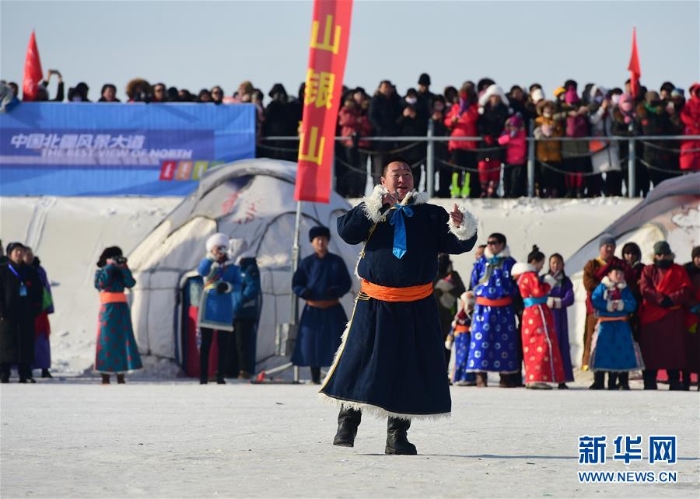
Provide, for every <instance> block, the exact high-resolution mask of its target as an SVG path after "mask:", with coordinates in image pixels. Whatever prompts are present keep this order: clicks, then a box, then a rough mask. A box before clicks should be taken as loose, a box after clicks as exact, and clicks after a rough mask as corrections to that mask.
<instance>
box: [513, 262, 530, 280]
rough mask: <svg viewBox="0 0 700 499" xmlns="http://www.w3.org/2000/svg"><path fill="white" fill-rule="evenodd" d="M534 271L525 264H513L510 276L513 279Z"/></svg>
mask: <svg viewBox="0 0 700 499" xmlns="http://www.w3.org/2000/svg"><path fill="white" fill-rule="evenodd" d="M533 270H534V267H533V266H532V265H530V264H529V263H525V262H517V263H514V264H513V266H512V267H511V269H510V275H512V276H513V277H518V276H520V275H523V274H524V273H525V272H531V271H533Z"/></svg>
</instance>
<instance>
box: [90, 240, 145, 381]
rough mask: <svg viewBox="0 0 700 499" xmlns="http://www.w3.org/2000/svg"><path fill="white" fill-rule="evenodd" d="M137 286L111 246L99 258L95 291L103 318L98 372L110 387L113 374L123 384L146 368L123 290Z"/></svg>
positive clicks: (119, 250) (116, 250)
mask: <svg viewBox="0 0 700 499" xmlns="http://www.w3.org/2000/svg"><path fill="white" fill-rule="evenodd" d="M135 285H136V280H135V279H134V276H133V275H131V270H129V266H128V265H127V260H126V258H125V257H124V254H123V253H122V250H121V248H119V247H118V246H110V247H109V248H105V250H104V251H103V252H102V254H101V255H100V258H99V260H98V261H97V270H96V271H95V289H97V290H98V291H99V292H100V303H101V305H100V315H99V320H98V324H99V327H98V333H97V343H96V345H95V347H96V353H95V371H97V372H98V373H100V374H101V376H102V384H103V385H107V384H109V377H110V375H111V374H116V376H117V383H119V384H124V383H125V382H126V381H125V379H124V376H125V374H126V373H127V372H131V371H136V370H138V369H141V368H142V367H143V364H142V363H141V356H140V355H139V349H138V345H137V344H136V338H135V337H134V329H133V327H132V325H131V313H130V311H129V304H128V303H127V300H126V295H125V294H124V290H125V289H127V288H129V289H131V288H133V287H134V286H135Z"/></svg>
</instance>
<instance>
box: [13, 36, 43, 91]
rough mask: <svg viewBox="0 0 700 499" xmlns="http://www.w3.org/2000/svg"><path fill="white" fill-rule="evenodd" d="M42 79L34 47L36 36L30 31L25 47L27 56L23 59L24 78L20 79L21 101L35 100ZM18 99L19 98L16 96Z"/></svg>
mask: <svg viewBox="0 0 700 499" xmlns="http://www.w3.org/2000/svg"><path fill="white" fill-rule="evenodd" d="M42 78H43V72H42V71H41V60H40V59H39V48H38V47H37V46H36V35H35V34H34V31H32V36H30V37H29V45H28V46H27V55H26V56H25V58H24V77H23V78H22V100H29V101H32V100H34V99H36V94H37V90H38V88H39V83H41V79H42ZM18 98H19V96H18Z"/></svg>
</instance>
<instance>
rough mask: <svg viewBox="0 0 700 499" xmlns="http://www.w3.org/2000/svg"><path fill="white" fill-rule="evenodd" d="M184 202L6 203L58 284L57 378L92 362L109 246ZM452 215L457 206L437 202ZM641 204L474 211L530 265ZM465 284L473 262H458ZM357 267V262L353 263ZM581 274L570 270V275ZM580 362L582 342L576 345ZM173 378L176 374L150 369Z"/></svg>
mask: <svg viewBox="0 0 700 499" xmlns="http://www.w3.org/2000/svg"><path fill="white" fill-rule="evenodd" d="M179 202H180V198H139V197H122V198H56V197H42V198H30V197H27V198H15V197H3V198H0V238H2V241H3V244H4V245H7V243H9V242H11V241H14V240H17V241H21V242H23V243H25V244H28V245H30V246H32V247H33V248H34V251H35V253H36V254H37V255H38V256H39V257H40V259H41V261H42V264H43V265H44V267H45V268H46V270H47V272H48V275H49V278H50V280H51V282H52V284H53V293H54V301H55V304H56V313H55V314H54V315H52V316H51V325H52V330H53V334H52V337H51V346H52V354H53V364H54V368H53V369H54V371H55V372H57V373H61V374H72V375H79V374H82V373H83V372H85V371H86V370H89V369H90V366H91V364H92V362H93V356H94V345H95V332H96V323H97V313H98V309H99V303H98V296H97V293H96V292H95V289H94V287H93V276H94V270H95V262H96V261H97V258H98V257H99V255H100V252H101V251H102V250H103V249H104V248H105V247H106V246H111V245H118V246H120V247H121V248H122V249H123V250H124V251H125V252H126V253H127V254H128V253H129V252H130V251H131V250H132V249H133V248H134V247H136V245H137V244H138V243H139V242H140V241H141V240H142V239H143V238H144V237H146V235H147V234H148V233H149V232H150V231H151V230H152V229H153V228H154V227H155V226H156V225H157V224H158V223H159V222H160V221H161V220H162V219H163V218H164V217H165V216H166V215H167V214H168V213H169V212H170V211H171V210H172V209H173V208H174V207H175V206H177V204H178V203H179ZM435 202H436V203H438V204H442V205H443V206H445V207H447V208H449V209H451V208H452V204H453V203H452V201H450V200H435ZM638 202H639V201H638V200H630V199H624V198H611V199H602V198H601V199H592V200H539V199H520V200H484V201H482V200H475V201H470V202H469V209H470V210H471V211H472V212H473V213H474V215H475V216H476V217H477V219H478V220H479V243H480V244H481V243H485V242H486V238H487V236H488V235H489V233H491V232H502V233H504V234H506V236H507V237H508V244H509V246H510V249H511V252H512V254H513V255H514V256H515V257H516V258H525V257H526V256H527V254H528V253H529V252H530V250H531V247H532V245H533V244H537V245H538V246H540V248H541V249H542V251H544V252H545V253H546V254H551V253H554V252H559V253H561V254H562V255H563V256H564V258H567V257H568V256H570V255H572V254H573V253H574V252H575V251H576V250H578V249H579V248H580V247H581V246H582V245H583V244H584V243H586V242H587V241H588V240H589V239H591V238H592V237H595V236H596V235H597V234H598V233H600V231H602V230H603V229H604V228H605V227H607V226H608V225H610V224H611V223H612V222H613V221H615V220H616V219H617V218H619V217H620V216H621V215H623V214H624V213H626V212H627V211H628V210H629V209H631V208H632V207H633V206H635V205H636V204H637V203H638ZM454 262H455V268H456V269H457V270H458V271H459V273H460V274H461V275H462V277H463V278H464V279H468V276H469V274H470V272H471V265H472V262H473V255H472V254H471V253H470V254H466V255H460V256H457V257H455V258H454ZM351 263H354V262H351ZM577 270H580V269H569V271H570V273H573V272H574V271H577ZM572 344H573V349H574V357H575V358H578V351H577V350H576V348H577V347H576V342H575V341H572ZM148 368H149V369H155V368H158V370H157V372H162V374H163V375H164V376H166V377H169V374H170V373H171V371H172V370H171V369H167V368H165V366H164V365H163V364H162V363H160V362H157V361H153V362H151V363H149V364H148Z"/></svg>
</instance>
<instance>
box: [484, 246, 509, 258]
mask: <svg viewBox="0 0 700 499" xmlns="http://www.w3.org/2000/svg"><path fill="white" fill-rule="evenodd" d="M484 256H485V257H486V259H487V260H490V259H491V258H493V257H494V256H496V257H498V258H508V257H509V256H510V248H509V247H508V246H507V245H506V246H504V247H503V250H502V251H501V252H500V253H499V254H498V255H494V254H493V252H492V251H491V250H490V249H489V247H488V246H486V248H485V249H484Z"/></svg>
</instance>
